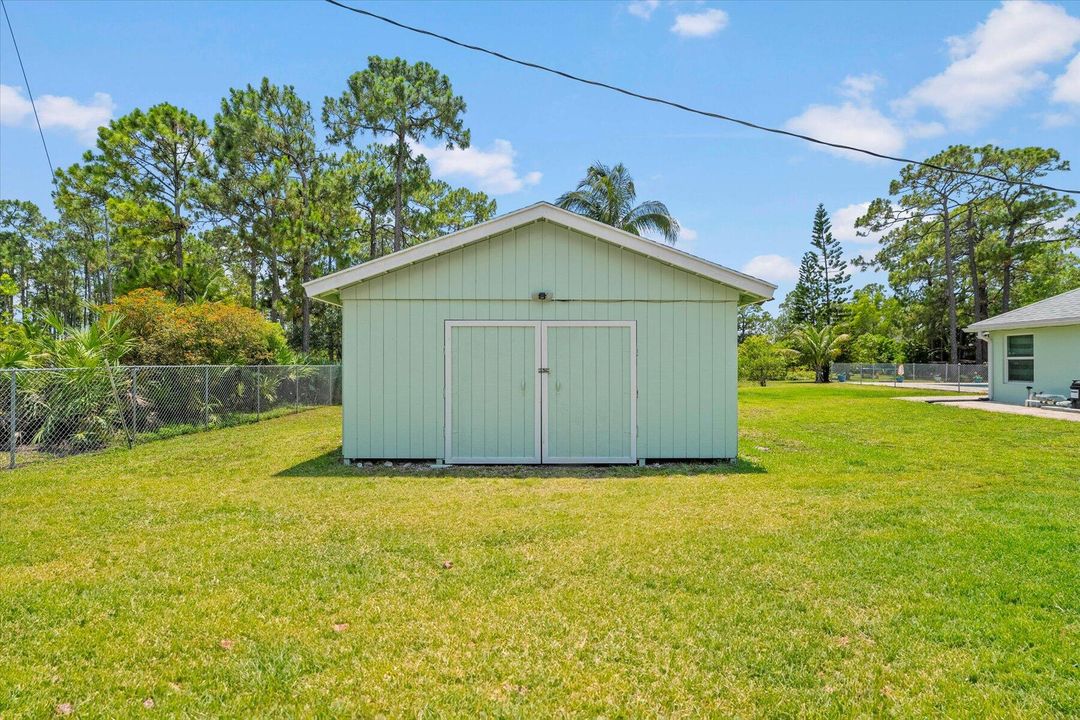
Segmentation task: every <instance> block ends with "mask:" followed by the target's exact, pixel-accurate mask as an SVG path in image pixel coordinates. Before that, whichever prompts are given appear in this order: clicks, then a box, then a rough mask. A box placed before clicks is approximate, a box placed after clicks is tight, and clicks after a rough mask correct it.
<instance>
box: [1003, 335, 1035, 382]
mask: <svg viewBox="0 0 1080 720" xmlns="http://www.w3.org/2000/svg"><path fill="white" fill-rule="evenodd" d="M1013 337H1030V338H1031V355H1010V354H1009V338H1013ZM1002 354H1003V355H1004V358H1005V362H1004V365H1005V367H1004V372H1005V382H1007V383H1010V384H1012V385H1024V384H1027V383H1034V382H1035V333H1029V332H1026V333H1012V334H1011V335H1006V336H1005V347H1004V348H1002ZM1010 360H1030V361H1031V379H1030V380H1013V379H1012V377H1011V376H1010V375H1009V361H1010Z"/></svg>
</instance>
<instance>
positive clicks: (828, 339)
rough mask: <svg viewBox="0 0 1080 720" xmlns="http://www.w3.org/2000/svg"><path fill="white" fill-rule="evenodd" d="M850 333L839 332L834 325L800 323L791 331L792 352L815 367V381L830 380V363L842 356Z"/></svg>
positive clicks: (824, 381)
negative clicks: (819, 325)
mask: <svg viewBox="0 0 1080 720" xmlns="http://www.w3.org/2000/svg"><path fill="white" fill-rule="evenodd" d="M849 339H851V336H850V335H847V334H844V333H837V332H836V329H835V328H834V327H833V326H832V325H826V326H825V327H822V328H816V327H814V326H813V325H800V326H799V327H797V328H795V330H793V331H792V333H791V342H792V345H793V346H794V347H793V348H792V350H791V351H790V352H792V353H794V354H795V355H797V356H798V357H799V359H800V360H801V361H802V362H803V363H805V364H806V365H808V366H809V367H812V368H813V369H814V382H819V383H827V382H829V365H830V364H831V363H832V361H833V360H835V359H836V358H837V357H839V356H840V353H841V351H842V350H843V348H844V343H846V342H847V341H848V340H849Z"/></svg>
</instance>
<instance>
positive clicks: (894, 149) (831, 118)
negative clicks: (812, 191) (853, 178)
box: [785, 102, 905, 162]
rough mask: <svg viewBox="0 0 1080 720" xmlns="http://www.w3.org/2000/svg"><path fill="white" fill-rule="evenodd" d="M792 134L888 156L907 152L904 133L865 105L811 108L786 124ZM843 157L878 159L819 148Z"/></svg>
mask: <svg viewBox="0 0 1080 720" xmlns="http://www.w3.org/2000/svg"><path fill="white" fill-rule="evenodd" d="M785 127H787V129H788V130H792V131H794V132H797V133H801V134H803V135H811V136H813V137H816V138H818V139H820V140H826V141H828V142H834V143H841V144H843V145H852V146H855V147H861V148H865V149H867V150H873V151H875V152H879V153H885V154H887V155H891V154H895V153H898V152H900V151H901V150H903V148H904V142H905V137H904V131H903V130H902V129H901V128H900V127H899V126H898V125H897V124H896V123H894V122H893V121H892V120H890V119H889V118H887V117H885V116H884V115H882V114H881V113H880V112H878V110H877V109H875V108H873V107H871V106H870V105H867V104H863V103H853V102H845V103H843V104H841V105H811V106H810V107H808V108H807V109H806V110H805V111H804V112H803V113H802V114H801V115H798V116H796V117H793V118H791V119H790V120H788V121H787V123H786V124H785ZM815 147H817V148H819V149H823V150H826V151H828V152H831V153H833V154H835V155H840V156H841V157H847V158H850V159H852V160H862V161H864V162H867V161H873V160H874V158H872V157H870V156H869V155H863V154H862V153H856V152H852V151H850V150H839V149H836V148H826V147H822V146H820V145H819V146H815Z"/></svg>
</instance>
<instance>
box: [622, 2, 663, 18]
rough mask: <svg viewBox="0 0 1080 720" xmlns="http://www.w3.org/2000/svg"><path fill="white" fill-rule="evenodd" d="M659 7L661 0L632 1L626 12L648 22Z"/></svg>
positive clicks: (628, 4)
mask: <svg viewBox="0 0 1080 720" xmlns="http://www.w3.org/2000/svg"><path fill="white" fill-rule="evenodd" d="M658 7H660V0H631V2H629V3H627V5H626V11H627V12H629V13H630V14H631V15H635V16H637V17H639V18H641V19H642V20H648V19H649V18H651V17H652V14H653V13H654V12H656V8H658Z"/></svg>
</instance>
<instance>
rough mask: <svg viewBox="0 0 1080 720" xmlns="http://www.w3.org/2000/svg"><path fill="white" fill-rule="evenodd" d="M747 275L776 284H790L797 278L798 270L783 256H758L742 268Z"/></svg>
mask: <svg viewBox="0 0 1080 720" xmlns="http://www.w3.org/2000/svg"><path fill="white" fill-rule="evenodd" d="M742 271H743V272H744V273H746V274H747V275H753V276H754V277H758V278H761V279H762V280H769V281H772V282H776V283H782V282H790V281H792V280H795V279H796V278H798V277H799V268H797V267H796V266H795V263H793V262H791V260H789V259H788V258H786V257H784V256H783V255H758V256H756V257H752V258H750V262H748V263H746V264H745V265H743V267H742Z"/></svg>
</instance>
